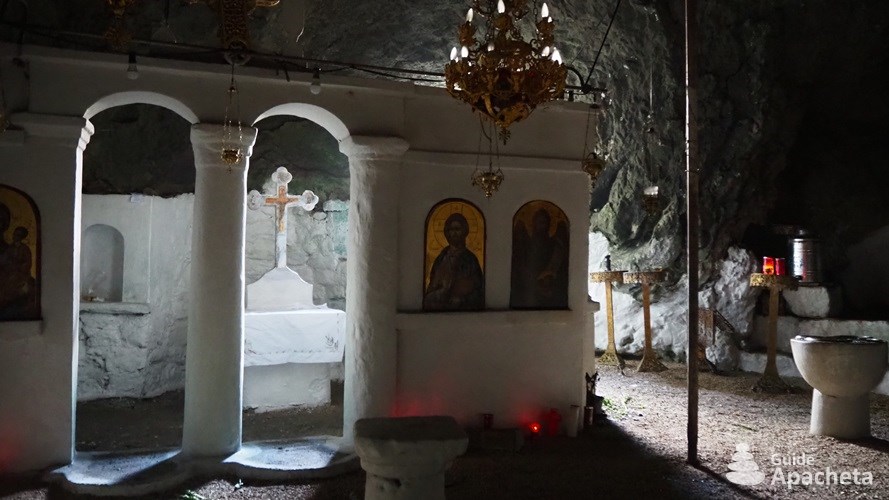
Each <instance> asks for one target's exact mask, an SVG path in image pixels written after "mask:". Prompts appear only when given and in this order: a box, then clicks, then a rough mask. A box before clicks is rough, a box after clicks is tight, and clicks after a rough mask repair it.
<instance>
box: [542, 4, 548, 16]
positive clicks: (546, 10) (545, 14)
mask: <svg viewBox="0 0 889 500" xmlns="http://www.w3.org/2000/svg"><path fill="white" fill-rule="evenodd" d="M540 17H543V18H547V17H549V7H547V6H546V2H543V7H541V8H540Z"/></svg>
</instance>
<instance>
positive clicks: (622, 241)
mask: <svg viewBox="0 0 889 500" xmlns="http://www.w3.org/2000/svg"><path fill="white" fill-rule="evenodd" d="M467 4H468V2H438V1H435V0H417V1H413V2H403V1H400V2H391V1H389V0H363V1H361V2H358V1H355V0H328V1H324V2H322V1H319V0H305V1H297V0H293V1H288V2H282V4H281V5H280V6H278V7H277V8H273V9H257V10H256V12H254V14H253V15H252V21H251V24H250V27H251V31H252V33H253V37H254V42H255V43H254V47H255V48H256V49H257V50H260V51H264V52H267V53H271V54H293V55H306V56H309V57H317V58H326V59H332V60H340V61H350V62H351V61H356V62H363V63H368V64H377V65H391V66H401V67H410V68H416V69H427V70H431V71H437V72H439V71H441V68H442V64H443V63H444V61H446V60H447V54H448V51H449V50H450V47H452V46H453V45H454V44H455V43H456V26H457V24H458V22H459V20H460V19H461V18H462V15H463V12H464V10H465V8H466V6H467ZM549 7H550V11H551V12H552V15H553V17H554V18H555V20H556V21H557V23H558V24H557V31H556V39H557V40H558V44H559V48H560V49H561V52H562V53H563V54H564V57H565V60H566V62H567V63H568V64H569V65H570V66H571V67H572V68H574V69H576V70H577V72H578V73H579V74H581V75H582V76H584V77H586V75H587V71H588V70H590V68H589V65H590V64H591V61H593V60H594V59H595V58H596V51H597V49H598V46H599V44H598V43H597V42H598V41H599V40H601V37H602V36H603V35H604V32H605V29H606V26H607V25H608V22H607V21H608V18H609V15H610V13H611V9H612V8H613V7H614V2H611V1H607V0H593V1H585V0H560V1H558V2H551V4H550V6H549ZM130 12H131V16H129V17H128V21H127V24H128V28H129V30H130V31H131V32H132V33H133V35H134V36H135V37H138V38H142V39H155V40H160V41H173V40H175V41H179V42H186V43H191V44H200V45H207V46H210V47H218V40H217V37H216V30H217V26H218V19H217V18H216V16H215V14H214V13H213V12H212V11H211V9H208V8H206V6H204V5H185V4H183V3H182V2H171V3H170V9H169V17H168V18H165V15H164V5H163V2H137V3H136V4H135V5H134V6H133V7H132V8H131V9H130ZM22 15H23V11H22V7H21V6H20V5H19V4H18V3H13V4H11V5H10V11H9V16H10V18H12V19H19V18H21V17H22ZM699 17H700V33H699V57H698V59H697V60H698V63H699V66H700V67H699V77H700V78H699V97H700V103H701V106H700V110H699V113H698V119H699V125H700V131H701V138H700V139H701V141H700V144H701V152H702V158H701V164H702V165H704V166H705V167H704V168H703V169H702V176H701V207H702V214H701V222H702V235H703V238H702V242H703V244H702V248H703V249H704V250H702V257H703V259H702V261H703V262H704V278H705V280H707V279H709V274H710V273H711V269H710V266H709V265H708V264H707V263H708V262H716V261H718V260H720V259H721V258H722V256H723V255H724V252H725V250H726V249H727V248H728V247H730V246H732V245H736V244H737V243H738V242H739V241H740V240H741V238H742V236H743V235H744V233H745V230H748V229H749V226H750V225H751V224H766V222H772V221H775V222H789V223H795V224H803V225H807V226H810V227H811V228H812V229H814V230H815V231H817V232H819V233H821V234H822V235H830V236H831V238H829V240H828V241H825V258H824V261H825V266H826V268H827V270H826V271H827V273H828V275H830V274H835V273H836V271H838V270H840V269H841V268H842V267H844V265H845V262H844V261H845V260H846V259H845V250H846V248H847V247H848V246H850V245H852V244H854V243H856V242H858V241H860V240H861V239H863V238H864V237H866V236H867V235H868V234H869V233H870V232H872V231H873V230H875V229H877V228H880V227H883V226H885V225H886V223H887V219H886V214H887V213H889V210H887V208H889V207H887V203H889V198H887V197H885V196H884V194H883V193H882V189H881V187H880V184H879V183H877V182H873V181H874V180H875V179H879V178H880V177H879V176H880V172H881V168H882V165H883V163H882V159H883V158H885V157H886V156H887V155H889V150H887V148H889V143H886V141H882V140H880V138H881V137H884V136H885V135H886V132H887V126H889V125H887V122H886V120H885V119H884V117H885V116H886V115H887V113H889V99H886V98H885V97H881V96H884V95H885V93H884V92H882V91H881V89H883V88H886V87H887V85H889V71H887V68H889V66H887V65H881V64H875V63H874V62H875V61H884V60H885V59H886V57H887V50H889V49H887V47H889V43H887V37H889V30H887V29H886V26H887V22H889V21H887V20H889V4H887V3H886V2H877V1H869V2H839V3H838V2H829V1H827V0H814V1H811V2H806V3H801V2H797V3H790V4H788V3H781V4H776V3H774V2H754V3H751V2H749V1H745V0H728V1H724V2H710V3H706V4H702V5H701V6H700V16H699ZM28 19H39V20H40V23H41V24H42V25H46V26H51V27H56V28H61V29H67V30H78V31H85V32H87V33H92V34H101V33H102V32H103V31H104V30H105V28H106V27H107V23H108V15H107V8H106V6H105V5H103V4H101V3H98V2H92V1H90V2H86V1H84V0H78V1H71V2H50V1H47V0H44V1H32V2H28ZM681 19H682V4H681V2H677V1H672V0H646V1H638V2H627V3H623V4H622V5H621V7H620V9H619V11H618V15H617V17H616V18H615V20H614V24H613V26H612V27H611V31H610V35H609V38H608V41H607V43H606V44H605V45H604V47H603V50H602V54H601V57H599V58H598V66H597V67H596V68H595V71H592V73H591V75H592V80H591V83H593V84H596V85H601V86H603V87H605V88H607V89H608V91H609V100H610V103H611V104H610V108H609V110H608V111H607V112H606V113H605V114H604V116H603V120H602V125H601V127H600V132H601V138H602V144H601V152H602V153H605V154H606V155H607V157H608V159H609V162H608V167H607V168H606V170H605V172H604V173H603V174H602V175H601V177H600V179H599V182H598V183H597V186H596V187H595V189H594V190H593V199H592V200H593V201H592V208H593V209H594V210H595V211H596V213H595V214H594V216H593V224H594V226H595V227H596V229H597V230H598V231H600V232H602V233H603V234H605V235H606V237H607V238H608V239H609V241H610V242H611V244H612V254H613V255H614V256H615V257H616V258H619V259H620V260H622V261H623V262H626V263H627V265H632V266H634V267H635V266H636V265H639V266H644V265H647V264H648V263H650V262H651V261H652V257H653V256H657V257H658V258H659V260H662V261H663V262H661V265H663V266H665V267H668V268H671V269H673V270H674V271H679V270H681V268H682V258H681V255H682V247H683V220H684V210H685V208H684V206H685V203H684V199H683V193H684V185H683V184H684V180H683V170H684V167H683V147H684V141H683V123H682V122H683V113H684V108H683V106H684V101H683V95H682V94H683V93H682V57H681V55H682V53H681V51H682V46H683V45H682V37H683V32H682V23H681ZM865 26H866V27H867V29H862V27H865ZM0 36H3V37H5V38H6V39H7V40H17V37H18V30H16V29H13V28H11V27H10V28H4V29H3V30H2V31H0ZM24 41H25V43H39V44H40V43H42V44H46V43H57V44H62V45H65V42H64V41H58V40H57V41H52V42H50V41H48V39H46V38H44V37H40V36H37V35H31V34H26V35H25V39H24ZM143 50H146V49H143ZM148 50H150V49H148ZM158 50H164V49H163V48H161V49H158ZM205 57H207V58H208V60H211V61H214V62H218V61H220V60H221V56H220V55H219V54H208V55H206V56H205ZM325 69H328V68H325ZM329 69H335V68H334V67H333V66H331V67H330V68H329ZM290 70H291V71H293V72H295V71H299V70H308V68H304V67H299V66H298V65H296V64H291V65H290ZM361 74H364V73H361ZM650 82H651V83H650ZM816 82H817V83H816ZM569 83H571V84H577V83H579V80H578V78H577V76H576V75H575V74H574V73H573V72H572V73H569ZM839 95H842V96H843V97H842V98H837V96H839ZM875 96H876V97H875ZM585 98H586V97H581V99H585ZM649 99H651V102H650V101H649ZM650 115H651V116H650ZM824 116H830V120H824V119H821V118H822V117H824ZM260 125H261V126H262V124H260ZM521 125H522V124H517V125H516V126H517V127H520V126H521ZM649 128H651V129H652V131H653V132H652V133H651V134H646V133H644V132H645V131H646V130H647V129H649ZM94 140H95V139H94ZM825 144H828V145H830V149H831V151H833V153H831V154H830V155H828V154H823V151H824V149H825V148H824V145H825ZM505 152H506V153H508V147H507V148H506V149H505ZM573 154H575V155H577V156H579V155H580V154H581V148H580V147H579V148H578V151H577V152H576V153H573ZM836 158H843V161H844V162H846V163H848V164H854V165H855V166H856V168H855V169H852V170H849V169H842V168H836V164H837V162H836ZM651 184H657V185H659V186H660V189H661V193H663V198H664V199H663V203H662V207H663V211H662V213H660V214H657V215H655V216H648V215H646V214H645V213H644V211H643V210H642V205H641V203H640V189H641V188H642V187H644V186H647V185H651ZM862 206H869V207H871V208H870V209H868V210H862V209H861V208H860V207H862ZM852 221H855V222H854V223H853V222H852ZM828 277H830V276H828ZM678 279H679V273H678V272H674V273H672V274H671V280H672V284H673V285H675V284H676V283H678ZM884 281H885V280H884ZM883 296H885V294H883ZM868 300H870V299H868Z"/></svg>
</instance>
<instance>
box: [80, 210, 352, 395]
mask: <svg viewBox="0 0 889 500" xmlns="http://www.w3.org/2000/svg"><path fill="white" fill-rule="evenodd" d="M103 198H104V200H103ZM108 198H111V199H113V200H117V202H118V203H128V201H127V197H123V196H101V195H85V196H84V198H83V203H84V207H87V206H90V205H99V206H101V207H102V209H103V210H115V208H114V203H109V202H108V200H107V199H108ZM143 203H149V204H150V205H151V218H150V233H151V236H150V238H149V240H150V247H151V248H150V265H149V267H150V269H149V271H148V272H149V274H150V276H151V281H150V297H151V299H150V301H149V304H145V305H141V306H144V308H143V307H139V306H140V305H138V304H137V305H132V304H130V305H127V304H121V305H120V306H117V305H115V304H109V303H102V304H96V305H95V306H93V305H87V306H85V307H87V309H89V311H87V312H82V313H81V315H80V359H79V363H78V392H77V398H78V400H89V399H97V398H108V397H152V396H156V395H158V394H161V393H163V392H166V391H170V390H174V389H181V388H182V387H183V386H184V383H185V344H186V337H187V332H188V303H189V293H190V292H189V276H190V264H191V233H192V205H193V203H194V195H191V194H186V195H180V196H177V197H175V198H168V199H167V198H160V197H145V199H144V201H143ZM273 221H274V215H273V213H272V212H271V209H263V210H260V211H248V213H247V242H248V244H247V254H246V274H247V282H248V283H250V282H253V281H255V280H256V279H258V278H259V277H260V276H262V274H263V273H265V272H266V271H268V270H269V269H271V267H272V266H273V265H274V247H275V241H274V222H273ZM347 221H348V206H347V204H346V203H345V202H342V201H337V200H330V201H328V202H326V203H325V204H324V206H323V208H320V209H319V208H316V209H315V210H314V211H313V212H311V213H308V212H305V211H303V210H301V209H300V210H299V211H297V210H293V209H291V210H290V218H289V219H288V255H289V257H290V259H289V263H290V266H291V267H292V268H293V269H294V270H296V271H297V272H298V273H300V275H301V276H302V277H303V278H304V279H306V280H307V281H309V282H311V283H314V284H315V287H314V295H315V297H314V298H315V302H316V303H318V304H321V303H327V304H328V305H329V306H330V307H333V308H338V309H343V308H345V287H346V248H345V233H346V228H347ZM84 224H85V227H88V225H89V221H84ZM122 229H127V228H122ZM109 308H110V309H112V311H108V309H109ZM96 309H99V310H96ZM335 374H339V377H340V378H342V372H341V368H338V369H337V370H335Z"/></svg>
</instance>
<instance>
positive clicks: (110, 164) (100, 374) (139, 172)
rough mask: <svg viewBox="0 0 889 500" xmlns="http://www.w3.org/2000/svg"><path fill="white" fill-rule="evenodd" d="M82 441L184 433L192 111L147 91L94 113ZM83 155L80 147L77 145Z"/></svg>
mask: <svg viewBox="0 0 889 500" xmlns="http://www.w3.org/2000/svg"><path fill="white" fill-rule="evenodd" d="M84 117H85V118H87V119H88V120H89V122H88V126H87V128H88V129H94V130H95V132H94V133H93V136H92V138H91V142H90V144H89V145H88V146H87V147H86V149H85V150H84V151H83V152H82V158H81V159H79V161H81V162H82V165H83V169H82V174H81V176H82V178H81V183H82V185H83V190H82V193H78V194H77V196H78V197H79V199H80V205H81V226H82V236H81V238H80V239H79V240H75V241H76V242H77V241H79V246H78V243H75V249H74V251H75V254H79V255H80V261H81V272H80V281H81V283H80V285H81V286H80V290H81V297H80V300H81V304H80V307H79V311H80V314H79V318H78V323H79V348H78V357H79V359H78V360H77V370H76V371H75V381H76V387H77V393H76V401H77V405H76V418H75V449H77V450H80V451H87V450H124V449H133V448H165V447H175V446H178V443H179V442H180V440H181V427H182V386H183V383H184V365H185V337H186V335H185V333H186V325H187V296H188V281H187V279H185V280H182V279H180V278H181V277H183V276H185V277H187V276H188V272H187V268H188V263H189V259H188V256H189V253H190V235H191V233H190V222H189V221H190V219H191V202H192V199H193V195H192V194H188V193H191V192H193V191H194V178H195V174H194V160H193V156H192V153H191V144H190V141H189V129H190V128H191V125H192V123H193V122H194V121H197V118H196V116H195V115H194V113H192V112H191V111H190V110H188V109H187V108H186V107H185V106H184V105H182V104H181V103H179V102H178V101H176V100H174V99H170V98H168V97H166V96H162V95H159V94H153V93H148V92H126V93H121V94H114V95H111V96H108V97H106V98H104V99H102V100H100V101H98V102H97V103H96V104H94V105H93V106H91V107H90V108H88V109H87V111H86V113H85V114H84ZM79 154H80V153H79Z"/></svg>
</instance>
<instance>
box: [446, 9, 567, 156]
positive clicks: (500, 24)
mask: <svg viewBox="0 0 889 500" xmlns="http://www.w3.org/2000/svg"><path fill="white" fill-rule="evenodd" d="M529 13H530V8H529V6H528V1H527V0H496V1H495V0H472V8H470V9H469V12H467V14H466V21H465V22H464V23H462V24H461V25H460V27H459V28H458V33H459V39H460V46H459V48H458V47H454V48H453V49H451V61H450V62H449V63H448V64H447V65H446V66H445V83H446V85H447V89H448V92H449V93H450V94H451V95H452V96H454V97H455V98H457V99H459V100H461V101H464V102H466V103H467V104H469V105H470V106H472V108H473V110H474V111H478V112H479V113H481V114H482V115H483V116H485V117H486V118H488V119H489V120H491V121H492V122H493V123H495V124H496V125H497V128H498V129H499V135H500V138H501V139H502V140H503V142H504V144H505V143H506V141H507V139H508V138H509V130H508V129H509V126H510V125H511V124H513V123H514V122H517V121H521V120H524V119H525V118H527V117H528V116H529V115H530V114H531V112H532V111H534V108H536V107H537V106H538V105H540V104H543V103H545V102H548V101H552V100H554V99H557V98H559V97H560V96H561V95H562V93H563V92H564V90H565V77H566V69H565V66H564V64H562V56H561V54H560V53H559V50H558V49H557V48H556V47H555V45H554V42H555V40H554V37H553V31H554V29H555V23H553V18H552V17H551V16H550V15H549V8H548V7H547V5H546V3H544V4H543V5H542V6H541V9H540V18H539V20H538V21H537V23H536V34H535V36H534V37H533V38H532V39H531V40H530V41H527V42H526V41H525V40H524V39H523V38H522V34H521V27H520V21H521V20H522V19H523V18H525V16H527V15H528V14H529ZM476 15H480V16H483V17H484V18H485V22H484V24H485V25H486V33H485V35H484V38H483V39H476V26H475V25H474V24H473V20H474V18H475V16H476Z"/></svg>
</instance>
